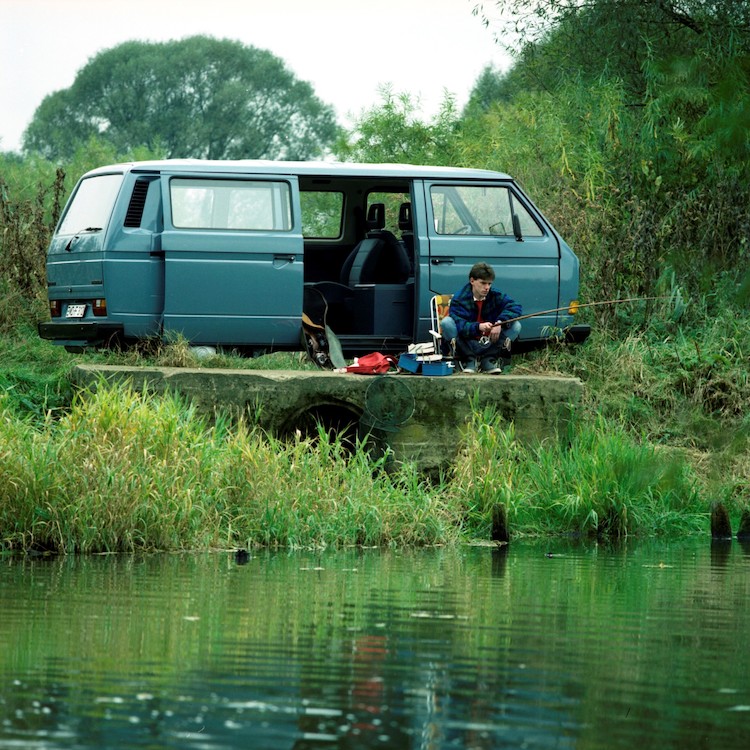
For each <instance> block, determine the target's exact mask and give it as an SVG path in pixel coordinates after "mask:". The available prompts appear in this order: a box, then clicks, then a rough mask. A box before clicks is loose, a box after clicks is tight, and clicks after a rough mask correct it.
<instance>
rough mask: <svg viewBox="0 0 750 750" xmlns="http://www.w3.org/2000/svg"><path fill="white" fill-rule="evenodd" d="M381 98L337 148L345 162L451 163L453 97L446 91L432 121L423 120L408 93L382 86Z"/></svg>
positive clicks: (453, 120)
mask: <svg viewBox="0 0 750 750" xmlns="http://www.w3.org/2000/svg"><path fill="white" fill-rule="evenodd" d="M380 93H381V98H382V101H381V103H380V104H379V105H376V106H374V107H372V108H371V109H369V110H367V111H366V112H364V113H363V114H362V115H361V116H360V117H359V118H358V120H357V121H356V122H355V123H354V127H353V129H352V132H351V133H350V138H349V139H348V140H344V139H343V138H341V139H340V140H339V143H338V145H337V148H336V152H337V155H338V156H339V158H341V159H342V160H344V161H360V162H384V163H385V162H392V163H393V162H395V163H399V162H409V163H412V164H443V165H447V164H451V163H452V162H453V159H454V158H455V155H454V144H455V135H456V125H457V121H458V115H457V113H456V108H455V104H454V102H453V98H452V97H451V96H450V95H448V94H446V96H445V98H444V100H443V103H442V105H441V108H440V111H439V112H438V113H437V115H435V116H434V118H433V120H432V122H429V123H427V122H423V121H422V120H421V119H420V117H419V108H418V106H417V105H415V104H414V102H413V100H412V98H411V96H410V95H409V94H406V93H403V94H394V93H393V92H392V91H391V89H390V88H388V87H383V88H382V89H381V92H380Z"/></svg>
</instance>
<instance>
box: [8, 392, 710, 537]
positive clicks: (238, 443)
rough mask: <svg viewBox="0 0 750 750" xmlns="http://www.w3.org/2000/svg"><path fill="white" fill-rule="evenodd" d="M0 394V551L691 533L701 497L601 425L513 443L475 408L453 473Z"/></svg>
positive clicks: (201, 425)
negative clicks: (47, 410)
mask: <svg viewBox="0 0 750 750" xmlns="http://www.w3.org/2000/svg"><path fill="white" fill-rule="evenodd" d="M6 402H7V397H4V398H3V399H2V401H0V446H1V447H0V497H2V498H3V502H2V504H1V505H0V547H3V548H6V549H17V550H29V549H37V550H52V551H59V552H102V551H107V552H116V551H134V550H178V549H210V548H215V547H218V548H227V547H235V546H241V547H246V546H247V547H252V546H270V547H276V546H282V547H292V548H297V547H318V546H346V545H378V546H382V545H399V546H401V545H424V544H442V543H454V542H457V541H460V540H462V539H463V540H466V539H472V538H476V537H478V538H484V539H487V538H489V536H490V527H491V519H492V513H493V509H494V508H495V507H496V506H497V504H499V503H501V504H503V505H504V506H505V507H506V509H507V515H508V522H509V524H510V528H511V532H512V533H513V534H555V533H578V534H585V535H600V536H607V537H619V536H623V535H627V534H652V533H684V532H691V531H696V530H698V529H701V528H703V529H705V528H706V518H707V508H708V502H707V501H706V500H705V499H703V497H702V495H701V492H700V489H699V486H698V483H697V482H696V481H695V475H694V474H693V473H692V471H691V469H690V468H689V466H688V465H687V464H686V463H685V461H684V460H683V459H682V458H678V457H675V456H674V455H671V454H662V453H660V452H658V451H657V450H655V449H654V448H653V447H649V446H646V445H640V444H638V443H637V441H635V440H634V438H633V437H632V436H630V435H629V434H628V433H627V432H626V431H625V430H622V429H619V428H617V429H614V428H613V427H612V425H611V424H610V423H608V422H607V421H606V420H604V419H602V420H600V421H599V422H598V423H595V424H593V423H582V424H580V425H579V426H578V427H577V429H576V430H575V431H574V432H573V433H572V434H571V437H570V444H569V445H567V444H563V443H549V444H543V445H539V446H536V447H529V446H524V445H522V444H520V443H519V442H518V441H517V440H516V439H515V436H514V433H513V429H512V426H509V425H503V424H502V423H501V421H500V420H499V419H498V418H497V417H496V416H495V415H494V414H493V413H491V412H484V413H476V414H475V416H474V422H473V424H472V425H471V429H469V430H467V431H466V435H465V438H464V440H465V442H464V445H463V447H462V450H461V451H460V454H459V458H458V460H457V462H456V464H455V467H454V470H453V472H452V473H451V475H450V476H447V477H446V478H444V479H443V480H442V481H441V482H440V483H438V484H437V485H430V484H428V483H427V482H426V481H425V480H424V479H423V478H421V477H420V476H419V475H418V474H417V472H416V470H415V469H414V467H413V466H409V465H405V466H401V467H400V468H397V469H396V470H395V471H393V470H389V471H385V470H384V460H385V459H382V460H376V459H373V458H371V456H370V453H369V452H368V450H367V446H366V444H365V445H363V444H360V445H358V446H356V447H355V449H354V450H353V451H349V450H346V449H345V447H344V445H343V444H342V443H341V442H340V441H338V440H336V439H335V438H331V437H330V436H329V435H328V434H327V433H326V431H325V430H320V431H319V434H318V435H315V436H313V437H312V438H303V437H298V438H297V439H294V440H291V441H280V440H278V439H276V438H274V437H272V436H270V435H267V434H265V433H263V432H262V431H261V430H259V429H258V428H256V427H254V426H252V425H247V424H243V423H240V424H235V423H232V424H230V423H229V422H228V421H225V420H223V419H221V418H219V419H217V420H216V421H215V422H212V423H209V422H207V421H206V420H205V419H204V418H203V417H201V416H200V415H198V414H197V413H196V412H195V410H194V408H193V407H192V406H190V405H189V404H187V403H185V402H183V401H182V400H181V399H180V398H178V397H176V396H173V395H167V396H155V395H152V394H141V393H136V392H133V391H132V390H129V389H127V388H122V387H119V388H118V387H114V386H113V387H106V386H101V387H99V388H97V390H96V392H92V393H85V394H82V395H80V396H79V397H77V398H76V399H75V401H74V403H73V405H72V407H71V409H70V410H69V412H68V413H66V414H65V415H63V416H62V417H61V418H59V419H53V418H52V417H48V418H47V419H46V420H45V421H44V422H43V423H42V424H36V425H35V424H33V423H32V422H30V421H29V420H22V419H18V418H17V417H16V416H15V415H14V414H13V413H12V412H11V411H10V410H9V409H8V408H7V403H6Z"/></svg>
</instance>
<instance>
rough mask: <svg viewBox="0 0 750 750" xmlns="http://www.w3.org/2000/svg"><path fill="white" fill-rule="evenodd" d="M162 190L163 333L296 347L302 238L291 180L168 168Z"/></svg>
mask: <svg viewBox="0 0 750 750" xmlns="http://www.w3.org/2000/svg"><path fill="white" fill-rule="evenodd" d="M164 190H165V193H166V194H165V196H164V205H165V207H166V209H165V228H164V235H163V241H162V249H163V251H164V333H165V336H170V335H175V334H178V333H179V334H182V335H183V336H185V337H186V338H187V339H188V340H189V341H190V342H192V343H195V344H227V345H233V344H234V345H240V346H252V347H273V346H278V347H280V348H288V347H289V346H290V345H295V344H298V343H299V331H300V322H301V318H302V285H303V241H302V232H301V228H300V219H299V210H298V208H299V198H298V195H299V192H298V189H297V181H296V179H295V178H279V177H275V176H268V175H257V176H256V175H253V176H242V177H237V176H236V175H232V176H227V177H224V176H219V175H211V176H201V175H191V176H183V175H172V176H171V177H169V179H168V180H167V181H165V183H164Z"/></svg>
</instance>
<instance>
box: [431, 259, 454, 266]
mask: <svg viewBox="0 0 750 750" xmlns="http://www.w3.org/2000/svg"><path fill="white" fill-rule="evenodd" d="M453 260H454V259H453V258H432V259H431V260H430V263H432V265H433V266H439V265H441V264H442V263H447V264H449V265H450V264H451V263H453Z"/></svg>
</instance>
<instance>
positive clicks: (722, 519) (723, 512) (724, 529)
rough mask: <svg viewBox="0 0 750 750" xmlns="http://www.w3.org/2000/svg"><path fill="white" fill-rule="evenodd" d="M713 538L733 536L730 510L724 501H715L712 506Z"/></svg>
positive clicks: (729, 537)
mask: <svg viewBox="0 0 750 750" xmlns="http://www.w3.org/2000/svg"><path fill="white" fill-rule="evenodd" d="M711 538H712V539H731V538H732V523H731V521H730V520H729V511H727V509H726V507H725V506H724V504H723V503H714V504H713V505H712V506H711Z"/></svg>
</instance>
